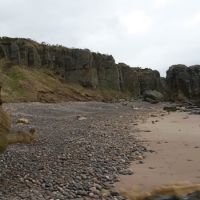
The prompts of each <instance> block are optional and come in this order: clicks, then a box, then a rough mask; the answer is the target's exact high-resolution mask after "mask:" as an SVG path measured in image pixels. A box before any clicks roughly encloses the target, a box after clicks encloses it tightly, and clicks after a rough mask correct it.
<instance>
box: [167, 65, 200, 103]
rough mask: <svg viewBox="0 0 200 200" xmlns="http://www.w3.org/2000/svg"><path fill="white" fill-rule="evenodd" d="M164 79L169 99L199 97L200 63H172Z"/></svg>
mask: <svg viewBox="0 0 200 200" xmlns="http://www.w3.org/2000/svg"><path fill="white" fill-rule="evenodd" d="M166 81H167V86H168V96H169V97H170V98H171V100H186V99H192V100H199V99H200V65H195V66H191V67H187V66H185V65H173V66H171V67H170V68H169V70H168V71H167V78H166Z"/></svg>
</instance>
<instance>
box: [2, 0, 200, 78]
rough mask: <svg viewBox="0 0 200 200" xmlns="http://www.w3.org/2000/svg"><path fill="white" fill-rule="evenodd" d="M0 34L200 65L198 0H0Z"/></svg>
mask: <svg viewBox="0 0 200 200" xmlns="http://www.w3.org/2000/svg"><path fill="white" fill-rule="evenodd" d="M0 35H1V36H10V37H25V38H32V39H34V40H37V41H39V42H42V41H45V42H47V43H50V44H62V45H64V46H67V47H76V48H88V49H90V50H92V51H98V52H100V53H106V54H112V55H113V56H114V58H115V60H116V62H125V63H127V64H128V65H130V66H132V67H136V66H141V67H150V68H153V69H157V70H159V71H160V72H161V74H162V75H165V71H166V69H167V68H168V66H170V65H172V64H178V63H184V64H187V65H192V64H200V0H0Z"/></svg>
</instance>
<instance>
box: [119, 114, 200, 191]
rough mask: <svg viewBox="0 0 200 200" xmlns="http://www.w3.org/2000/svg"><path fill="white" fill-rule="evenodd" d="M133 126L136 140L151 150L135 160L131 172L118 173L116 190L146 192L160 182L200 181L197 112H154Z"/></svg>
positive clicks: (181, 182) (199, 144)
mask: <svg viewBox="0 0 200 200" xmlns="http://www.w3.org/2000/svg"><path fill="white" fill-rule="evenodd" d="M135 128H136V127H133V129H135ZM137 128H138V130H139V131H138V132H137V134H138V139H140V140H142V141H143V143H144V145H145V146H146V147H147V148H148V149H152V150H154V151H155V153H148V154H146V155H145V159H144V160H142V161H135V162H134V163H133V164H132V166H131V168H132V170H133V171H134V174H133V175H132V176H121V177H120V180H121V181H120V182H119V183H117V184H116V188H117V190H120V191H122V190H124V191H142V192H150V191H152V190H153V189H155V188H158V187H160V186H164V185H174V184H184V183H191V184H198V183H200V115H190V114H188V113H183V112H175V113H170V114H169V115H168V114H167V115H165V116H160V115H157V117H155V116H154V117H150V118H149V119H148V120H147V121H146V122H144V123H142V124H140V125H138V126H137ZM134 134H135V133H134Z"/></svg>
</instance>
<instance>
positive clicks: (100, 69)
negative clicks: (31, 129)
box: [0, 37, 162, 96]
mask: <svg viewBox="0 0 200 200" xmlns="http://www.w3.org/2000/svg"><path fill="white" fill-rule="evenodd" d="M1 58H4V59H7V60H9V61H12V62H13V63H15V64H18V65H24V66H28V67H35V68H37V67H47V68H50V69H52V70H53V71H54V72H55V73H56V74H58V75H60V76H62V77H63V78H64V79H65V80H66V81H69V82H75V83H79V84H81V85H82V86H84V87H88V88H93V89H95V88H100V89H101V88H102V89H111V90H117V91H124V92H129V93H131V94H132V95H133V96H140V95H142V94H143V92H144V91H145V90H149V89H150V90H158V91H161V90H162V85H161V81H160V75H159V72H157V71H154V70H151V69H141V68H131V67H129V66H128V65H125V64H122V63H121V64H116V63H115V60H114V58H113V57H112V56H111V55H104V54H100V53H94V52H91V51H89V50H88V49H69V48H66V47H63V46H58V45H57V46H50V45H47V44H44V43H42V44H39V43H37V42H35V41H32V40H30V39H18V38H7V37H3V38H1V39H0V59H1Z"/></svg>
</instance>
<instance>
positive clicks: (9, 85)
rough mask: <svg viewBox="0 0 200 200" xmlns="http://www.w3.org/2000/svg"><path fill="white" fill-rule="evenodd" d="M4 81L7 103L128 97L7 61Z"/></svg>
mask: <svg viewBox="0 0 200 200" xmlns="http://www.w3.org/2000/svg"><path fill="white" fill-rule="evenodd" d="M0 80H1V82H2V99H3V101H4V102H34V101H35V102H36V101H39V102H64V101H92V100H95V101H110V100H112V99H113V98H122V97H124V95H125V94H122V93H119V92H117V91H112V90H92V89H86V88H84V87H82V86H80V85H78V84H73V83H65V82H64V80H63V79H62V78H60V77H59V76H57V75H55V74H54V73H53V72H52V71H50V70H47V69H41V68H29V67H23V66H17V65H13V64H12V63H9V62H6V61H4V60H0Z"/></svg>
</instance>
